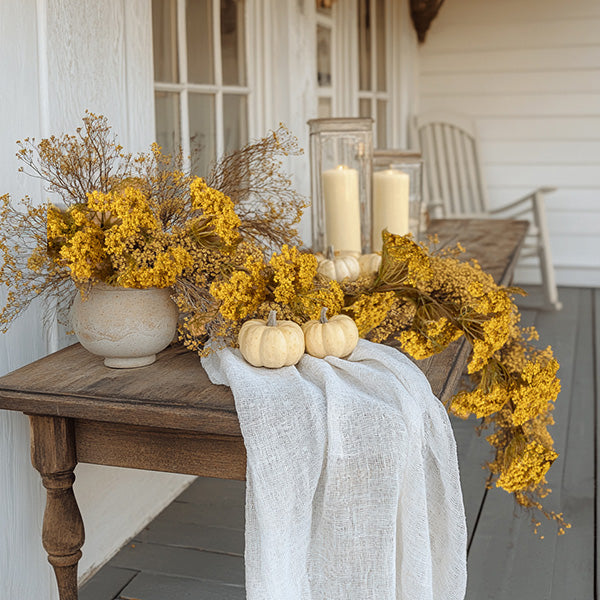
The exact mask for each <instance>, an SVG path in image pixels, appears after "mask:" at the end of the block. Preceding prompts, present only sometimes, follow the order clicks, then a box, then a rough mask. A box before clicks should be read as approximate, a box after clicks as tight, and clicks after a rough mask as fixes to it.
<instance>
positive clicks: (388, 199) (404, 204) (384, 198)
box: [373, 169, 409, 250]
mask: <svg viewBox="0 0 600 600" xmlns="http://www.w3.org/2000/svg"><path fill="white" fill-rule="evenodd" d="M408 184H409V177H408V175H407V174H406V173H403V172H402V171H398V170H397V169H386V170H385V171H376V172H375V173H373V250H381V247H382V240H381V232H382V231H383V230H384V229H387V230H388V231H389V232H390V233H396V234H398V235H406V234H407V233H408V231H409V227H408V190H409V185H408Z"/></svg>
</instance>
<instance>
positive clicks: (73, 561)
mask: <svg viewBox="0 0 600 600" xmlns="http://www.w3.org/2000/svg"><path fill="white" fill-rule="evenodd" d="M29 419H30V424H31V462H32V463H33V466H34V467H35V468H36V469H37V470H38V471H39V473H40V475H41V476H42V483H43V484H44V487H45V488H46V510H45V512H44V524H43V528H42V543H43V545H44V549H45V550H46V552H47V553H48V562H49V563H50V564H51V565H52V567H53V568H54V573H55V575H56V582H57V584H58V594H59V598H60V600H77V564H78V563H79V559H80V558H81V546H83V542H84V539H85V534H84V529H83V519H82V518H81V513H80V512H79V507H78V506H77V501H76V500H75V494H74V493H73V482H74V481H75V475H74V474H73V470H74V469H75V466H76V465H77V455H76V451H75V430H74V427H73V422H72V421H71V420H70V419H64V418H60V417H41V416H30V417H29Z"/></svg>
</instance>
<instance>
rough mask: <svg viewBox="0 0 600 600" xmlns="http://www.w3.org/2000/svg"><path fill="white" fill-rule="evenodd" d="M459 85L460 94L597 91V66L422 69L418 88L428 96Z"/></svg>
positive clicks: (599, 73) (599, 77)
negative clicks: (461, 70)
mask: <svg viewBox="0 0 600 600" xmlns="http://www.w3.org/2000/svg"><path fill="white" fill-rule="evenodd" d="M456 88H458V89H460V90H461V92H462V93H463V94H481V95H492V94H493V95H496V94H505V93H506V90H518V91H519V93H520V94H531V93H534V94H545V93H548V92H550V93H557V94H562V93H564V92H565V90H570V91H571V92H575V93H578V94H583V93H590V92H600V68H595V69H594V68H591V69H577V70H573V71H543V72H539V73H536V72H533V73H531V72H525V73H524V72H518V71H514V72H490V73H480V74H479V75H478V76H477V77H476V78H475V77H473V76H472V74H471V73H452V74H442V73H433V74H426V73H424V74H423V75H422V76H421V92H422V93H423V94H427V95H428V96H435V95H437V94H439V95H442V96H445V95H446V94H447V93H448V90H449V89H456Z"/></svg>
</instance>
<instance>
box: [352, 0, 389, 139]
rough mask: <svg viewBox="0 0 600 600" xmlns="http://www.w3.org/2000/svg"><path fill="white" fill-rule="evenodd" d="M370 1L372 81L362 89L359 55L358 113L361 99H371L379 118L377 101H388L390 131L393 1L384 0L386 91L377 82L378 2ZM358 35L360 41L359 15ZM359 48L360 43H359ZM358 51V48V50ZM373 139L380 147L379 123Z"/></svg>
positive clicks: (372, 112) (357, 5)
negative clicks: (378, 136) (366, 88)
mask: <svg viewBox="0 0 600 600" xmlns="http://www.w3.org/2000/svg"><path fill="white" fill-rule="evenodd" d="M359 1H360V0H357V3H356V12H357V13H358V7H359ZM367 1H368V2H369V5H370V11H371V19H372V25H371V48H370V50H371V65H370V68H371V82H370V89H369V90H361V89H360V62H359V61H360V56H359V57H358V61H357V75H356V81H357V86H356V110H357V114H359V115H360V101H361V100H369V101H370V103H371V116H372V117H373V119H377V102H378V101H383V102H385V103H386V115H385V117H386V125H387V130H388V131H390V130H392V123H393V119H392V104H393V94H394V90H395V85H394V84H395V81H394V77H393V69H392V63H393V57H394V52H393V44H392V40H393V36H394V32H393V22H394V21H393V12H392V2H391V0H384V11H385V15H386V16H387V18H386V19H385V21H386V22H385V53H386V54H385V77H386V86H385V87H386V89H385V91H379V90H378V82H377V76H378V72H377V34H378V32H377V9H376V2H377V0H367ZM356 25H357V26H356V36H357V41H358V36H359V31H360V23H359V22H358V17H357V23H356ZM357 48H359V45H358V44H357ZM357 52H358V50H357ZM387 137H388V138H390V139H387V140H386V146H387V147H388V148H391V147H393V141H394V135H393V134H392V135H388V136H387ZM373 141H374V146H375V147H376V148H379V143H378V140H377V125H375V128H374V131H373Z"/></svg>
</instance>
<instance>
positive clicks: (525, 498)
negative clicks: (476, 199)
mask: <svg viewBox="0 0 600 600" xmlns="http://www.w3.org/2000/svg"><path fill="white" fill-rule="evenodd" d="M83 121H84V126H83V127H82V128H80V129H78V130H77V132H76V134H75V135H65V136H62V137H59V138H57V137H51V138H49V139H47V140H42V141H41V142H40V143H39V144H36V143H35V140H25V141H24V142H23V143H20V149H19V152H18V155H17V156H18V157H19V158H20V159H21V160H22V161H23V162H24V164H25V169H24V170H26V171H28V172H29V173H31V174H33V175H35V176H37V177H40V178H41V179H42V180H43V181H44V182H46V184H47V185H48V188H49V190H50V191H52V192H53V193H55V194H57V195H58V196H59V197H60V199H61V201H62V204H63V206H61V207H56V206H54V205H51V204H49V205H43V206H36V205H34V204H33V203H32V201H31V200H29V199H28V198H25V199H24V200H23V201H22V203H21V206H20V207H19V206H15V205H13V204H12V203H11V202H10V200H9V198H8V196H4V197H2V206H1V207H0V252H1V253H2V256H3V260H2V264H1V265H0V283H3V284H5V285H6V286H8V287H9V288H10V291H9V294H8V299H7V303H6V305H5V307H4V308H3V310H2V311H1V312H0V324H1V325H2V326H3V327H4V329H6V328H7V327H8V325H9V324H10V323H11V322H12V321H13V320H14V318H15V317H16V316H18V315H19V314H20V313H21V312H22V310H24V309H25V308H26V307H27V306H28V305H29V303H30V302H31V301H32V300H33V298H35V297H38V296H41V297H42V298H43V299H45V300H46V304H47V306H49V307H57V306H58V307H59V308H61V307H62V308H65V307H67V306H68V305H69V303H70V300H71V298H72V294H73V290H74V289H75V288H74V285H73V284H74V283H75V284H76V285H77V286H78V287H80V288H82V287H83V288H84V287H85V286H87V285H90V284H93V283H94V282H96V281H104V282H106V283H108V284H112V285H123V286H127V287H149V286H157V287H171V288H172V290H173V297H174V299H175V301H176V302H177V304H178V307H179V310H180V314H181V318H180V319H181V320H180V322H181V326H180V337H181V340H182V342H183V343H184V344H185V346H186V347H187V348H188V349H190V350H193V351H197V352H199V353H205V352H207V349H206V345H205V343H206V341H207V339H208V338H209V337H210V338H212V339H213V340H214V341H215V343H216V345H217V346H218V344H219V343H220V344H222V345H235V343H236V340H237V334H238V332H239V329H240V328H241V326H242V324H243V323H244V322H245V321H247V320H248V319H252V318H266V317H267V316H268V315H269V314H270V312H271V311H273V310H275V311H276V313H277V316H278V317H279V318H280V319H289V320H292V321H295V322H296V323H299V324H303V323H306V322H307V321H309V320H311V319H316V318H318V316H319V314H320V313H321V310H322V309H323V307H325V308H326V309H327V311H328V314H329V315H330V316H333V315H338V314H348V315H351V316H352V317H353V318H354V320H355V322H356V324H357V326H358V329H359V332H360V335H361V336H362V337H366V338H368V339H370V340H372V341H375V342H386V343H395V344H398V345H399V346H400V347H401V348H402V350H403V351H404V352H406V353H407V354H409V355H410V356H412V357H413V358H415V359H422V358H426V357H429V356H431V355H433V354H436V353H439V352H441V351H443V350H444V349H445V348H446V347H447V346H448V345H449V344H450V343H452V342H453V341H455V340H457V339H459V338H461V337H464V338H465V339H466V340H467V342H468V343H469V344H470V346H471V348H472V352H471V357H470V360H469V365H468V371H469V373H470V374H471V376H472V377H473V379H474V381H475V383H476V386H475V388H474V389H473V390H471V391H461V392H459V393H458V394H457V395H456V396H455V397H454V398H452V400H451V401H450V403H449V409H450V410H451V411H452V412H454V413H455V414H456V415H458V416H460V417H463V418H466V417H468V416H470V415H475V416H476V417H477V418H480V419H482V423H481V425H480V429H481V430H489V432H490V433H489V435H488V436H487V440H488V441H489V443H490V444H491V445H492V446H493V448H494V451H495V457H494V460H493V461H491V462H490V463H489V464H488V468H489V471H490V477H489V480H488V484H489V485H492V483H495V484H496V485H497V486H498V487H501V488H503V489H505V490H506V491H508V492H510V493H513V494H514V496H515V498H516V500H517V502H518V503H519V504H521V505H522V506H524V507H527V508H535V509H539V510H540V511H542V513H543V514H544V515H546V516H547V517H549V518H552V519H554V520H556V521H557V522H558V524H559V533H563V532H564V528H565V527H567V525H566V524H565V523H564V520H563V517H562V515H561V514H556V513H551V512H548V511H545V510H544V508H543V507H542V505H541V502H540V499H542V498H544V497H545V496H546V495H547V493H548V491H549V490H548V489H547V485H546V479H545V475H546V473H547V471H548V469H549V467H550V465H551V464H552V462H553V461H554V460H555V459H556V457H557V454H556V452H555V451H554V449H553V442H552V438H551V436H550V434H549V433H548V430H547V428H548V426H549V425H552V423H553V421H552V415H551V412H552V408H553V403H554V401H555V399H556V397H557V395H558V393H559V390H560V383H559V381H558V379H557V377H556V373H557V370H558V364H557V363H556V361H555V360H554V358H553V356H552V351H551V349H550V348H547V349H545V350H538V349H536V348H535V347H534V346H533V345H532V344H531V341H532V340H533V339H536V335H537V334H536V332H535V331H534V330H533V329H532V328H529V329H523V328H521V327H520V326H519V314H518V311H517V308H516V306H515V304H514V302H513V299H512V296H513V295H514V294H516V293H519V292H520V290H518V289H517V288H505V287H501V286H498V285H496V284H495V283H494V281H493V279H492V277H491V276H490V275H489V274H487V273H485V272H483V271H482V269H481V268H480V266H479V265H478V264H477V263H476V262H474V261H471V262H464V261H461V260H459V258H458V254H459V253H460V249H458V250H456V251H440V252H438V251H435V250H432V248H430V247H428V246H427V245H424V244H416V243H415V242H413V241H412V240H411V239H410V238H409V237H400V236H394V235H391V234H388V233H386V232H384V240H383V241H384V245H383V251H382V256H381V263H380V265H379V267H378V269H377V271H376V272H374V273H371V274H367V275H362V276H361V277H359V278H358V279H357V280H355V281H349V280H348V279H346V280H344V281H342V282H340V283H338V282H337V281H334V280H331V279H328V278H327V277H325V276H324V275H322V274H320V273H319V272H318V257H317V256H315V255H314V254H312V253H310V252H306V251H301V250H300V245H301V242H300V240H299V238H298V234H297V232H296V230H295V225H296V224H297V223H298V222H299V220H300V217H301V215H302V211H303V209H304V208H305V206H306V203H305V201H304V199H303V198H302V197H301V196H299V195H298V194H297V193H296V192H295V191H294V189H293V186H292V183H291V181H290V180H289V179H288V178H287V177H286V176H285V175H284V174H283V171H282V159H283V158H284V157H285V156H287V155H290V154H298V153H299V150H298V148H297V145H296V141H295V139H294V138H293V137H292V136H291V135H290V134H289V132H288V131H287V130H286V129H285V128H283V127H282V128H280V129H278V130H277V131H276V132H273V133H271V134H270V135H268V136H267V137H265V138H264V139H262V140H260V141H258V142H257V143H254V144H250V145H248V146H246V147H245V148H243V149H242V150H240V151H238V152H235V153H234V154H232V155H230V156H228V157H225V158H223V159H221V161H220V162H218V163H217V165H216V166H215V168H214V169H213V171H212V173H211V174H210V175H209V176H208V177H207V179H206V180H204V179H201V178H198V177H194V176H192V175H190V174H189V172H187V171H186V169H184V161H183V158H182V156H181V153H179V154H178V155H176V156H174V157H170V156H165V155H163V154H162V153H161V151H160V148H159V147H158V146H156V145H154V146H153V147H152V150H151V152H150V153H148V154H142V155H138V156H133V155H131V154H127V153H125V152H124V151H123V149H122V148H121V146H120V145H119V144H118V143H117V141H116V139H115V138H114V136H113V134H112V132H111V130H110V127H109V126H108V124H107V121H106V119H104V118H103V117H97V116H95V115H92V114H87V115H86V116H85V118H84V119H83ZM377 262H379V261H377Z"/></svg>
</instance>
